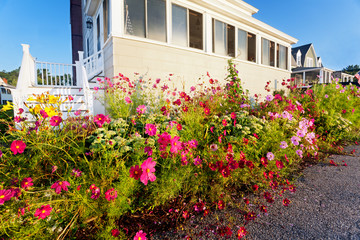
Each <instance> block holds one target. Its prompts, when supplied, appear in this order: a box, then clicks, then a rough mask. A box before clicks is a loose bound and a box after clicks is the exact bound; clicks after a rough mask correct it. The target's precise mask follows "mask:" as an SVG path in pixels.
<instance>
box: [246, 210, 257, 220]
mask: <svg viewBox="0 0 360 240" xmlns="http://www.w3.org/2000/svg"><path fill="white" fill-rule="evenodd" d="M255 218H256V215H255V213H254V212H248V213H247V214H246V215H245V220H246V221H250V220H254V219H255Z"/></svg>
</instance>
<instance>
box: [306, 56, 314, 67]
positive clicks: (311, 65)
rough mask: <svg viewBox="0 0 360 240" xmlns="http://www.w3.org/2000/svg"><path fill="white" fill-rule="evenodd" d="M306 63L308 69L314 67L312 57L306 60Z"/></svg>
mask: <svg viewBox="0 0 360 240" xmlns="http://www.w3.org/2000/svg"><path fill="white" fill-rule="evenodd" d="M306 63H307V67H313V66H314V61H313V59H312V58H310V57H308V58H306Z"/></svg>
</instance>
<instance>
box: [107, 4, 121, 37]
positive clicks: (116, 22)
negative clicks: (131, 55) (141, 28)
mask: <svg viewBox="0 0 360 240" xmlns="http://www.w3.org/2000/svg"><path fill="white" fill-rule="evenodd" d="M109 5H110V18H111V21H110V22H111V24H110V27H111V30H110V32H111V33H112V35H113V36H123V35H124V0H115V1H114V0H110V4H109Z"/></svg>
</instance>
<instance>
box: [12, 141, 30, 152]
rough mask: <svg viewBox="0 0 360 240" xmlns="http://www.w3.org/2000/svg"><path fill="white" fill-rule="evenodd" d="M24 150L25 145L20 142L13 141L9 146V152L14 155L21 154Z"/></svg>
mask: <svg viewBox="0 0 360 240" xmlns="http://www.w3.org/2000/svg"><path fill="white" fill-rule="evenodd" d="M25 148H26V144H25V143H24V142H23V141H21V140H14V141H13V142H12V143H11V146H10V150H11V151H12V152H13V153H14V155H16V154H18V153H23V152H24V150H25Z"/></svg>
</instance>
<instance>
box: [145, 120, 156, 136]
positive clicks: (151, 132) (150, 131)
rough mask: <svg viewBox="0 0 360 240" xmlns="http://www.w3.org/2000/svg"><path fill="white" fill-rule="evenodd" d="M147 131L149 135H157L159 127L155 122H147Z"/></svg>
mask: <svg viewBox="0 0 360 240" xmlns="http://www.w3.org/2000/svg"><path fill="white" fill-rule="evenodd" d="M145 129H146V131H145V133H146V134H147V135H149V136H155V135H156V131H157V128H156V126H155V125H154V124H149V123H148V124H146V126H145Z"/></svg>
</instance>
